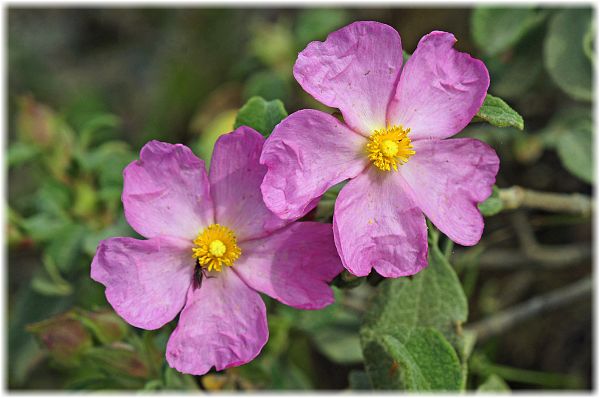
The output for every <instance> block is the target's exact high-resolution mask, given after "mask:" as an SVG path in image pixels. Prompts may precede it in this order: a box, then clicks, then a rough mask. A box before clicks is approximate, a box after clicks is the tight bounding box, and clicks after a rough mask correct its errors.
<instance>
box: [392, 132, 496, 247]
mask: <svg viewBox="0 0 600 398" xmlns="http://www.w3.org/2000/svg"><path fill="white" fill-rule="evenodd" d="M413 144H414V149H415V152H416V154H415V155H414V156H413V157H411V158H410V160H409V161H408V162H407V163H406V164H404V165H402V168H401V170H400V172H401V173H402V176H403V177H404V179H405V180H406V182H407V184H408V186H409V190H410V191H412V194H411V196H412V198H413V200H414V201H415V203H416V204H417V205H418V206H419V207H420V208H421V210H423V212H424V213H425V214H426V215H427V217H428V218H429V219H430V220H431V222H433V224H434V225H435V226H436V227H438V228H439V229H440V230H441V231H442V232H443V233H444V234H446V235H447V236H448V237H449V238H450V239H452V240H453V241H454V242H456V243H459V244H461V245H465V246H471V245H474V244H476V243H477V242H479V239H481V234H482V233H483V217H482V216H481V213H480V212H479V209H478V208H477V203H479V202H482V201H484V200H485V199H486V198H487V197H488V196H490V195H491V194H492V186H493V185H494V182H495V181H496V174H497V173H498V168H499V165H500V160H499V159H498V156H497V155H496V152H495V151H494V150H493V149H492V148H491V147H490V146H489V145H487V144H485V143H483V142H481V141H479V140H475V139H471V138H456V139H448V140H424V141H418V142H414V143H413Z"/></svg>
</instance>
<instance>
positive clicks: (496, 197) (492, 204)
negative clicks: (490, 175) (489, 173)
mask: <svg viewBox="0 0 600 398" xmlns="http://www.w3.org/2000/svg"><path fill="white" fill-rule="evenodd" d="M477 207H478V208H479V211H480V212H481V214H483V215H484V216H486V217H489V216H493V215H494V214H498V213H500V212H501V211H502V208H503V207H504V206H503V205H502V200H501V199H500V191H499V190H498V187H497V186H496V185H494V186H493V188H492V194H491V195H490V196H489V197H488V198H487V199H486V200H485V201H483V202H481V203H479V205H477Z"/></svg>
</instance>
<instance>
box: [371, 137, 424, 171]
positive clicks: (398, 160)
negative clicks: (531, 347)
mask: <svg viewBox="0 0 600 398" xmlns="http://www.w3.org/2000/svg"><path fill="white" fill-rule="evenodd" d="M409 132H410V129H406V130H405V129H404V128H403V127H402V126H391V127H388V128H385V129H381V130H375V131H374V132H373V134H371V136H370V137H369V143H368V144H367V153H368V154H369V160H371V161H372V162H373V164H374V165H375V167H377V168H378V169H379V170H383V171H391V170H392V168H393V169H394V171H398V164H400V165H402V164H404V163H406V162H408V159H409V158H410V157H411V156H412V155H414V154H415V151H414V150H413V146H412V144H411V143H410V138H408V133H409Z"/></svg>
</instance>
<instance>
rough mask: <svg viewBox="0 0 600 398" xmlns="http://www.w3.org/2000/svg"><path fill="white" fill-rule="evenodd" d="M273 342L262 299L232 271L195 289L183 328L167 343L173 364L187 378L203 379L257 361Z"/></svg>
mask: <svg viewBox="0 0 600 398" xmlns="http://www.w3.org/2000/svg"><path fill="white" fill-rule="evenodd" d="M268 338H269V330H268V327H267V313H266V308H265V304H264V302H263V301H262V299H261V297H260V295H259V294H258V293H257V292H256V291H254V290H252V289H251V288H249V287H248V286H247V285H246V284H245V283H244V282H243V281H242V280H240V278H239V277H238V276H237V275H235V273H234V272H231V270H225V271H223V272H222V273H220V274H218V275H217V276H215V277H213V278H207V277H205V278H204V279H203V281H202V285H201V287H200V288H194V287H191V288H190V289H189V292H188V299H187V304H186V306H185V308H184V309H183V311H182V312H181V315H180V316H179V323H178V324H177V328H175V330H174V331H173V334H171V337H170V338H169V342H168V343H167V361H168V362H169V365H170V366H171V367H172V368H175V369H177V370H178V371H180V372H183V373H190V374H194V375H202V374H204V373H206V372H208V371H209V370H210V368H211V367H213V366H214V367H215V368H216V369H217V370H223V369H225V368H229V367H232V366H239V365H243V364H245V363H247V362H250V361H251V360H252V359H254V358H255V357H256V356H257V355H258V354H259V353H260V350H261V349H262V347H263V346H264V345H265V343H266V342H267V339H268Z"/></svg>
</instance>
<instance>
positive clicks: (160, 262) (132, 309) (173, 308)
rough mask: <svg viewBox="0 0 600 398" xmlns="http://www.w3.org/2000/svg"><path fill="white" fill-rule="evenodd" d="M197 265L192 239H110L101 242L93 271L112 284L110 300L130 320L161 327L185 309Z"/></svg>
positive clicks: (97, 278)
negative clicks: (187, 294)
mask: <svg viewBox="0 0 600 398" xmlns="http://www.w3.org/2000/svg"><path fill="white" fill-rule="evenodd" d="M193 270H194V260H193V259H192V246H191V242H190V243H188V242H186V241H184V240H182V239H178V238H169V237H156V238H152V239H149V240H138V239H133V238H110V239H106V240H103V241H101V242H100V244H99V245H98V250H97V251H96V255H95V256H94V260H93V261H92V270H91V276H92V279H93V280H95V281H96V282H100V283H101V284H103V285H104V286H106V299H107V300H108V302H109V303H110V304H111V305H112V306H113V308H114V309H115V311H116V312H117V314H119V315H120V316H121V317H122V318H123V319H125V320H126V321H127V322H128V323H130V324H132V325H133V326H136V327H138V328H142V329H158V328H160V327H161V326H163V325H165V324H166V323H168V322H170V321H171V320H173V318H175V316H176V315H177V314H178V313H179V311H181V308H182V307H183V305H184V304H185V292H186V291H187V289H188V287H189V286H190V284H191V282H192V275H193Z"/></svg>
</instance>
